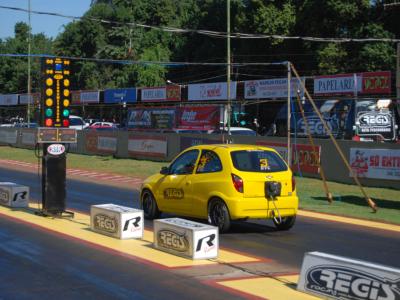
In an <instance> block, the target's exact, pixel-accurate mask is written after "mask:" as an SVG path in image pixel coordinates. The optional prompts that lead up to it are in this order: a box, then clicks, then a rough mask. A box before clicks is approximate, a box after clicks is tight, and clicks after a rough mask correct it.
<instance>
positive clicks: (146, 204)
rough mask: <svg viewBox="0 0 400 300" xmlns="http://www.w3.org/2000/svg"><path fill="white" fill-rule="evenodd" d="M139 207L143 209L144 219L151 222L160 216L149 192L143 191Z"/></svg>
mask: <svg viewBox="0 0 400 300" xmlns="http://www.w3.org/2000/svg"><path fill="white" fill-rule="evenodd" d="M140 203H141V206H142V209H143V214H144V217H145V218H146V219H149V220H153V219H156V218H158V217H159V216H160V215H161V212H160V210H159V209H158V206H157V202H156V200H155V199H154V196H153V194H152V193H151V192H150V191H149V190H144V191H143V192H142V196H141V201H140Z"/></svg>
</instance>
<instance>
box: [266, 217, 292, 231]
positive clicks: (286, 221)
mask: <svg viewBox="0 0 400 300" xmlns="http://www.w3.org/2000/svg"><path fill="white" fill-rule="evenodd" d="M272 220H273V221H274V224H275V227H276V229H278V230H289V229H290V228H292V227H293V225H294V223H295V221H296V215H294V216H290V217H283V218H282V219H281V222H278V220H276V218H274V219H272Z"/></svg>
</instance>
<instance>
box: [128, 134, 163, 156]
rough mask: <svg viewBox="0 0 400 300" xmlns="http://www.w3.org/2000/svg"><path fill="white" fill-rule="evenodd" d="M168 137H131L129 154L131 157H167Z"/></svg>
mask: <svg viewBox="0 0 400 300" xmlns="http://www.w3.org/2000/svg"><path fill="white" fill-rule="evenodd" d="M167 146H168V140H167V137H161V136H160V137H156V136H138V135H132V134H130V135H129V140H128V153H129V155H130V156H136V155H140V156H145V157H161V158H165V157H167V153H168V152H167V150H168V147H167Z"/></svg>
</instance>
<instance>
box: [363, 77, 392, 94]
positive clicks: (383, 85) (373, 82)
mask: <svg viewBox="0 0 400 300" xmlns="http://www.w3.org/2000/svg"><path fill="white" fill-rule="evenodd" d="M390 91H391V72H390V71H383V72H368V73H362V90H361V93H362V94H390Z"/></svg>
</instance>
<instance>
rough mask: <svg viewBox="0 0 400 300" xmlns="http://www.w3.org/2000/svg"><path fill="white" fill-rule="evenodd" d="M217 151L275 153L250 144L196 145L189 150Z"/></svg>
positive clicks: (265, 147)
mask: <svg viewBox="0 0 400 300" xmlns="http://www.w3.org/2000/svg"><path fill="white" fill-rule="evenodd" d="M210 148H211V149H215V148H223V149H229V150H230V151H233V150H255V149H262V150H266V149H268V150H272V151H274V152H275V150H274V149H272V148H269V147H267V146H263V145H248V144H202V145H196V146H192V147H190V148H188V149H210Z"/></svg>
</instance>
